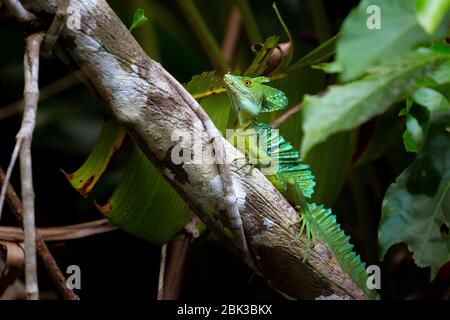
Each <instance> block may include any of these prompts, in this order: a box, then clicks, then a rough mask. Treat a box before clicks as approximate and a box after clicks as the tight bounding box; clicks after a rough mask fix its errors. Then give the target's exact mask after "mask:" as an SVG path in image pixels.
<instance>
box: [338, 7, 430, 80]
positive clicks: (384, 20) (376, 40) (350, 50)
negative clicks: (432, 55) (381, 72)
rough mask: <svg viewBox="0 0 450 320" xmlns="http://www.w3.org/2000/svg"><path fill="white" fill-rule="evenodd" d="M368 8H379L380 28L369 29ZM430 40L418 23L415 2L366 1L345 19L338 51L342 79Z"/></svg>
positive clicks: (354, 75) (358, 73)
mask: <svg viewBox="0 0 450 320" xmlns="http://www.w3.org/2000/svg"><path fill="white" fill-rule="evenodd" d="M369 6H378V8H379V13H380V22H381V28H380V29H369V28H368V26H367V24H368V23H370V19H371V18H370V15H371V14H369V13H367V10H368V8H369ZM371 8H376V7H371ZM427 40H429V36H428V34H427V33H426V32H425V31H424V30H423V28H422V26H421V25H420V24H419V21H418V19H417V15H416V3H415V1H413V0H389V1H386V0H363V1H361V3H360V4H359V6H358V7H357V8H355V9H354V10H353V11H352V12H351V14H350V15H349V16H348V17H347V19H346V20H345V22H344V24H343V27H342V30H341V37H340V39H339V41H338V44H337V48H336V51H337V52H336V59H337V61H338V62H339V63H340V64H341V65H342V67H343V73H342V74H341V77H342V80H351V79H354V78H356V77H358V76H360V75H362V74H363V73H364V71H366V69H367V67H369V66H370V65H372V64H373V63H374V62H376V61H377V60H380V59H386V58H391V57H394V56H398V55H400V54H402V53H405V52H407V51H408V50H410V49H411V48H413V47H415V46H417V45H418V44H421V43H423V42H424V41H427Z"/></svg>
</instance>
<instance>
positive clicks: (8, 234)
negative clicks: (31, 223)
mask: <svg viewBox="0 0 450 320" xmlns="http://www.w3.org/2000/svg"><path fill="white" fill-rule="evenodd" d="M117 229H118V227H117V226H116V225H113V224H112V223H111V222H109V220H107V219H99V220H94V221H89V222H84V223H77V224H72V225H67V226H61V227H51V228H36V232H38V233H40V234H41V236H42V239H43V240H44V241H66V240H74V239H81V238H85V237H89V236H93V235H96V234H102V233H106V232H111V231H114V230H117ZM0 240H5V241H14V242H23V240H24V235H23V230H22V229H21V228H17V227H0Z"/></svg>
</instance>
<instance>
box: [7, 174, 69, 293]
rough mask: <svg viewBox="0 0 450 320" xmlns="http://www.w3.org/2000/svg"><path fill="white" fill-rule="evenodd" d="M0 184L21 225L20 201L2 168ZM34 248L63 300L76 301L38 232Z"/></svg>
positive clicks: (21, 210)
mask: <svg viewBox="0 0 450 320" xmlns="http://www.w3.org/2000/svg"><path fill="white" fill-rule="evenodd" d="M0 184H1V185H2V186H3V185H6V186H7V189H6V190H7V192H6V200H7V201H8V204H9V206H10V208H11V210H12V212H13V213H14V215H15V216H16V217H17V219H18V220H19V221H20V222H21V223H22V224H23V222H24V216H23V215H24V213H23V205H22V202H21V201H20V199H19V197H18V196H17V194H16V192H15V191H14V189H13V187H12V186H11V184H9V183H6V177H5V174H4V172H3V170H2V168H0ZM14 241H16V240H14ZM36 248H37V253H38V255H39V258H40V259H41V261H42V263H43V264H44V266H45V268H46V269H47V271H48V273H49V275H50V277H51V278H52V279H53V281H54V283H55V285H56V287H57V288H58V290H59V292H60V293H61V295H62V296H63V297H64V299H68V300H78V296H77V295H76V294H75V293H74V292H73V291H72V290H71V289H70V288H69V287H67V285H66V279H65V277H64V275H63V273H62V272H61V270H60V269H59V267H58V265H57V264H56V261H55V259H54V258H53V256H52V254H51V253H50V250H49V249H48V247H47V245H46V244H45V241H44V239H43V238H42V236H41V235H40V234H39V232H38V231H36Z"/></svg>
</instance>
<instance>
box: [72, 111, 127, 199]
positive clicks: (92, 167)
mask: <svg viewBox="0 0 450 320" xmlns="http://www.w3.org/2000/svg"><path fill="white" fill-rule="evenodd" d="M125 134H126V131H125V129H124V128H122V127H121V126H120V125H119V124H118V123H117V121H115V120H114V119H110V120H108V121H106V122H105V124H104V125H103V128H102V131H101V132H100V136H99V138H98V140H97V143H96V144H95V147H94V150H93V151H92V153H91V154H90V155H89V157H88V159H87V160H86V162H85V163H84V164H83V165H82V166H81V167H80V168H79V169H78V170H77V171H75V172H73V173H70V174H66V178H67V179H68V180H69V182H70V184H71V185H72V187H73V188H74V189H75V190H77V191H78V192H79V193H80V194H81V195H82V196H83V197H86V196H87V195H89V193H90V192H91V191H92V189H93V188H94V186H95V184H96V183H97V181H98V180H99V179H100V177H101V176H102V174H103V173H104V172H105V170H106V167H107V166H108V164H109V162H110V161H111V159H112V157H113V156H114V154H115V153H116V152H117V150H119V148H120V147H121V145H122V143H123V139H124V137H125Z"/></svg>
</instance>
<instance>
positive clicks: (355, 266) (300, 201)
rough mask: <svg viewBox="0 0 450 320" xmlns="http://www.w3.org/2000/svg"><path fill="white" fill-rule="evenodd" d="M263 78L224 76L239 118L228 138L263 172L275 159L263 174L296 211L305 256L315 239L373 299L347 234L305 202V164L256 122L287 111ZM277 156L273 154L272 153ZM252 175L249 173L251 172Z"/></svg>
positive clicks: (326, 212)
mask: <svg viewBox="0 0 450 320" xmlns="http://www.w3.org/2000/svg"><path fill="white" fill-rule="evenodd" d="M269 81H270V80H269V79H268V78H266V77H257V78H251V77H241V76H235V75H231V74H226V75H225V76H224V83H225V87H226V89H227V93H228V95H229V97H230V100H231V104H232V107H233V110H234V112H235V114H236V115H237V118H238V121H239V126H240V128H241V129H242V130H237V131H236V133H235V135H234V136H233V137H232V138H231V139H230V140H231V141H230V142H231V143H232V144H234V145H235V146H236V147H237V148H238V149H240V151H241V152H242V153H244V154H245V157H246V159H256V160H257V161H256V163H255V164H252V167H253V166H256V167H259V168H264V167H265V166H270V159H273V158H271V156H276V157H278V166H277V168H276V170H275V172H270V173H269V174H266V176H267V178H268V179H269V180H270V181H271V182H272V183H273V185H274V186H275V187H276V188H277V189H278V190H279V191H280V192H281V193H282V194H283V196H284V197H285V198H286V199H287V200H288V201H289V203H291V205H293V206H294V207H295V208H296V209H297V210H298V212H299V221H298V222H299V223H301V227H300V233H299V235H301V234H302V233H303V230H306V236H307V239H308V241H307V249H306V253H305V256H304V259H306V258H307V257H308V255H309V246H310V242H311V240H313V239H314V238H315V237H319V238H320V239H321V240H322V241H323V242H324V243H325V244H326V245H327V246H328V247H329V248H330V250H331V251H333V253H334V255H335V257H336V259H337V260H338V262H339V264H340V265H341V267H342V268H343V269H344V270H345V271H346V272H347V273H348V274H349V275H350V276H351V278H352V279H353V281H354V282H355V283H356V284H357V285H358V286H359V287H360V288H361V289H362V290H364V292H365V293H366V294H367V296H368V297H369V298H376V292H375V291H374V290H369V289H368V288H367V285H366V281H367V273H366V267H365V263H363V262H361V259H360V257H359V255H358V254H356V253H355V252H354V251H353V245H352V244H350V242H349V239H350V237H349V236H346V235H345V233H344V231H342V229H341V228H340V225H339V224H338V223H337V222H336V216H335V215H333V214H332V213H331V210H330V209H326V208H324V207H323V206H322V205H320V206H318V205H316V204H314V203H308V202H307V201H306V199H307V198H311V196H312V194H313V192H314V185H315V182H314V176H313V175H312V174H311V171H310V169H309V166H308V165H306V164H305V163H303V160H302V158H301V157H300V156H299V153H298V152H297V151H296V150H295V149H294V148H293V146H292V145H291V144H290V143H289V142H287V141H285V140H284V138H283V137H282V136H278V135H276V134H275V133H274V131H272V127H270V126H269V125H267V124H264V123H261V122H258V121H257V117H258V115H259V114H260V113H261V112H272V111H275V110H280V109H284V108H286V107H287V104H288V99H287V97H286V95H285V94H284V93H283V92H282V91H280V90H277V89H275V88H272V87H269V86H267V85H264V84H263V83H265V82H269ZM262 130H264V133H266V136H264V137H265V138H264V139H265V141H266V146H267V147H266V148H267V150H261V149H260V148H258V147H257V144H256V143H254V142H255V140H254V139H252V138H251V137H252V136H255V133H256V134H258V133H261V132H262ZM239 138H243V139H244V141H245V143H243V144H242V143H241V144H239V143H237V139H239ZM275 152H277V154H275ZM249 172H250V173H251V170H250V171H249Z"/></svg>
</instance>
